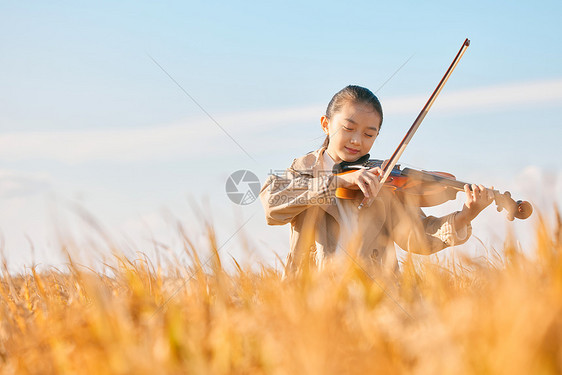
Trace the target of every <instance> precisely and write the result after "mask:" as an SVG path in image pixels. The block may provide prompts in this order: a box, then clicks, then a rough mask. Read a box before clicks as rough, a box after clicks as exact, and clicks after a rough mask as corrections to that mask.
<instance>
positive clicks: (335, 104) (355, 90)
mask: <svg viewBox="0 0 562 375" xmlns="http://www.w3.org/2000/svg"><path fill="white" fill-rule="evenodd" d="M348 102H354V103H365V104H370V105H371V106H372V107H373V109H374V110H375V111H377V112H378V114H379V115H380V116H381V123H380V125H379V126H382V106H381V102H380V101H379V99H378V98H377V97H376V95H375V94H373V93H372V92H371V90H369V89H367V88H365V87H361V86H355V85H349V86H346V87H344V88H343V89H341V90H340V91H338V92H337V93H336V95H334V96H333V97H332V100H330V103H328V108H326V117H327V118H328V119H331V118H332V117H333V116H334V114H335V113H336V112H338V111H339V110H340V109H341V107H342V106H343V105H344V104H345V103H348ZM379 129H380V128H379ZM328 143H330V137H329V136H326V139H325V140H324V144H323V145H322V146H323V147H328Z"/></svg>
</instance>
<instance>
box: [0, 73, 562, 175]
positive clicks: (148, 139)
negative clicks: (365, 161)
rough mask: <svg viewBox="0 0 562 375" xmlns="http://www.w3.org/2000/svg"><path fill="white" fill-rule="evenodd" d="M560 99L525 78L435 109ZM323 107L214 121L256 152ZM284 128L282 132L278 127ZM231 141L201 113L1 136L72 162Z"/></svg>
mask: <svg viewBox="0 0 562 375" xmlns="http://www.w3.org/2000/svg"><path fill="white" fill-rule="evenodd" d="M426 100H427V97H425V96H413V97H399V98H389V99H385V101H384V108H385V116H388V115H398V114H406V113H411V112H412V111H417V110H419V109H421V107H422V106H423V104H424V103H425V101H426ZM561 100H562V79H558V80H549V81H540V82H526V83H518V84H510V85H496V86H488V87H483V88H477V89H471V90H462V91H457V92H443V93H442V95H441V96H440V97H439V99H438V101H437V102H436V103H435V107H436V108H438V112H437V111H435V110H434V112H436V114H437V113H441V114H442V113H448V112H452V111H456V112H458V113H462V111H463V110H470V111H471V112H474V111H478V110H479V111H495V110H505V109H507V108H518V107H521V106H525V107H526V108H529V107H531V106H544V105H553V104H559V103H560V101H561ZM323 111H324V106H323V105H314V106H306V107H297V108H289V109H272V110H262V111H254V112H246V113H235V114H229V115H223V116H216V119H217V121H219V122H220V123H221V125H222V126H224V127H225V128H227V129H228V130H229V132H230V133H231V134H232V135H233V137H234V138H236V139H237V140H238V141H239V142H240V143H241V144H242V146H243V147H247V148H248V149H249V150H252V149H254V146H256V145H259V144H260V143H262V142H263V139H264V137H266V138H267V133H269V134H271V132H277V133H276V136H275V138H276V139H282V138H284V137H286V136H287V135H288V134H291V133H290V132H291V130H298V129H301V128H300V125H302V124H310V123H311V122H313V121H317V120H318V117H319V116H320V114H322V113H323ZM281 128H282V129H283V131H279V129H281ZM301 131H302V130H301ZM269 138H271V135H270V136H269ZM228 142H229V140H228V139H224V134H222V133H221V132H220V130H219V129H218V128H217V127H215V126H213V124H210V123H209V120H208V119H207V118H203V117H199V118H196V119H192V120H187V121H183V122H181V123H174V124H169V125H165V126H157V127H151V128H141V129H127V130H105V129H104V130H84V131H55V132H37V131H35V132H14V133H5V134H1V135H0V158H2V160H6V161H15V160H30V159H31V160H33V159H51V160H57V161H61V162H64V163H69V164H76V163H80V162H86V161H93V160H105V161H112V162H131V161H142V160H154V159H164V160H170V159H174V158H178V157H193V156H197V155H201V154H205V153H209V148H210V147H212V149H213V150H212V152H216V151H217V150H223V149H225V148H226V147H228V145H229V143H228ZM258 148H259V147H258Z"/></svg>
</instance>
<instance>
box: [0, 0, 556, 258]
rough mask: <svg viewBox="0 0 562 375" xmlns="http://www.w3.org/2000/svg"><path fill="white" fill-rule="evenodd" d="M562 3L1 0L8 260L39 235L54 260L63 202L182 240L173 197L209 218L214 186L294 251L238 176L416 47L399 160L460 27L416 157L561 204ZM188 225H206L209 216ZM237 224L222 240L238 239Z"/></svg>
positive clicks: (389, 125) (306, 146) (0, 225)
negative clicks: (238, 195)
mask: <svg viewBox="0 0 562 375" xmlns="http://www.w3.org/2000/svg"><path fill="white" fill-rule="evenodd" d="M561 8H562V4H561V3H560V2H538V3H533V4H531V3H529V2H494V3H493V4H492V3H490V2H471V3H470V4H467V3H460V2H457V3H454V2H432V3H423V4H422V3H419V2H410V3H399V2H384V3H377V2H350V3H346V4H343V3H340V2H306V3H305V2H284V3H283V4H280V3H267V2H243V3H220V2H205V3H203V2H161V3H157V4H156V3H153V2H144V1H135V2H119V3H118V4H115V3H113V2H96V3H80V2H49V3H48V4H47V3H42V2H27V3H19V2H18V3H15V2H0V52H1V53H0V69H1V70H2V72H3V74H2V75H0V207H2V209H1V212H0V229H1V230H2V232H3V233H4V237H5V238H6V253H7V255H8V258H9V259H10V260H11V261H12V262H13V263H14V264H20V265H21V264H29V262H30V259H31V258H30V257H31V255H30V250H29V244H28V241H27V240H26V237H25V236H26V235H27V236H28V237H29V238H31V239H33V242H34V243H35V245H36V247H37V250H36V255H35V256H36V258H37V259H39V260H40V261H42V262H44V263H49V262H56V261H58V260H57V259H58V258H56V256H55V255H54V253H55V252H56V251H55V249H56V241H55V240H54V239H53V238H54V237H53V236H52V232H53V226H54V224H53V223H54V222H55V221H54V219H53V216H57V217H66V218H65V219H57V220H61V221H63V222H64V220H67V222H66V224H65V225H66V227H67V228H70V227H72V226H73V225H78V224H77V223H78V222H79V221H77V219H76V215H75V214H73V213H71V212H69V211H71V209H69V208H68V207H69V205H70V206H72V205H73V204H76V203H78V204H80V205H82V206H84V207H85V208H86V209H87V210H89V211H90V212H92V214H94V215H95V216H96V217H98V218H99V219H100V221H102V222H103V223H105V224H106V225H107V227H109V228H112V230H115V231H116V232H118V233H121V232H122V231H128V233H129V235H130V236H131V237H133V238H135V239H138V240H139V241H141V239H143V240H144V239H146V238H147V237H150V236H148V235H147V234H146V233H147V232H146V228H147V227H150V230H151V231H152V232H154V236H156V237H158V239H159V240H160V241H161V242H163V243H167V244H169V246H170V247H173V243H174V242H173V240H171V239H169V238H167V237H168V236H171V234H170V232H173V230H172V229H171V228H170V224H169V222H167V221H166V219H164V217H165V216H166V214H165V213H163V212H167V211H169V212H171V213H172V214H173V216H176V217H178V218H179V219H181V220H182V221H184V222H185V223H196V222H198V221H200V218H198V216H197V214H194V213H193V212H192V208H191V206H190V203H189V202H190V200H195V201H197V202H199V203H200V202H202V201H204V200H207V201H208V202H209V203H208V205H209V208H208V211H206V212H207V214H208V216H209V217H212V218H213V220H214V221H215V222H216V223H217V228H218V233H219V237H221V239H223V240H224V241H226V239H228V238H229V237H230V235H231V234H232V233H234V231H235V230H236V229H237V228H238V225H239V224H240V223H242V222H244V221H245V220H246V219H247V218H249V217H252V219H251V220H250V221H249V222H248V224H247V225H246V226H245V228H246V229H247V230H248V233H247V236H248V237H249V238H252V239H254V240H255V243H254V249H255V252H256V253H257V255H256V258H264V259H267V260H271V259H273V257H272V256H271V254H272V251H276V252H278V253H280V255H282V256H283V255H284V254H285V253H286V248H287V243H288V231H287V228H268V227H266V226H265V221H264V218H263V213H262V211H261V207H260V206H259V202H256V203H254V204H252V205H249V206H244V207H238V206H235V205H233V204H232V203H231V202H230V201H229V200H228V198H227V197H226V195H225V193H224V184H225V181H226V178H227V177H228V175H229V174H230V173H232V172H234V171H236V170H238V169H248V170H252V171H254V172H255V173H256V174H257V175H258V176H259V177H260V179H262V181H263V180H264V179H265V177H266V175H267V173H268V172H269V171H270V170H277V169H283V168H285V167H287V166H288V164H289V163H290V162H291V160H292V159H293V158H295V157H298V156H300V155H302V154H304V153H306V152H308V151H311V150H313V149H315V148H317V147H318V146H319V144H320V143H321V142H322V139H323V137H322V132H321V129H320V126H319V122H318V119H319V117H320V116H321V115H322V112H323V110H324V108H325V106H326V105H327V103H328V101H329V100H330V98H331V96H332V95H333V94H334V93H335V92H336V91H338V90H339V89H341V88H342V87H343V86H345V85H347V84H360V85H363V86H366V87H369V88H371V89H372V90H376V89H378V88H379V87H380V86H381V84H382V83H383V82H385V81H386V80H387V79H388V78H389V77H390V76H391V75H392V74H393V73H394V72H395V71H396V69H397V68H398V67H400V66H401V65H402V64H403V63H404V62H405V61H406V60H407V59H408V58H410V57H411V56H412V58H411V60H410V61H409V62H408V63H407V64H406V65H405V66H404V67H403V68H402V69H401V70H400V71H399V72H398V73H397V74H396V75H395V76H394V77H393V78H392V79H391V80H390V81H389V82H388V83H387V84H386V85H385V86H384V87H383V88H382V89H381V90H380V91H379V92H378V95H379V97H380V99H381V101H382V104H383V108H384V110H385V122H384V124H383V128H382V133H381V136H380V137H379V139H378V140H377V141H376V142H375V146H374V147H373V150H372V152H371V154H372V155H373V156H376V157H378V158H385V157H388V155H390V153H391V152H392V151H393V149H394V148H395V147H396V145H397V144H398V142H399V141H400V139H401V138H402V136H403V134H404V133H405V131H406V130H407V129H408V128H409V126H410V125H411V123H412V122H413V120H414V119H415V117H416V115H417V113H418V112H419V110H420V109H421V107H422V106H423V104H424V103H425V100H426V99H427V97H428V96H429V95H430V94H431V92H432V91H433V89H434V88H435V86H436V84H437V82H438V81H439V79H440V78H441V76H442V75H443V73H444V71H445V70H446V68H447V67H448V65H449V64H450V62H451V60H452V58H453V57H454V55H455V53H456V52H457V51H458V49H459V48H460V46H461V44H462V42H463V40H464V39H465V38H466V37H468V38H470V39H471V45H470V47H469V48H468V50H467V52H466V54H465V55H464V57H463V59H462V61H461V62H460V64H459V66H458V67H457V69H456V71H455V72H454V74H453V76H452V77H451V79H450V80H449V82H448V83H447V86H446V87H445V89H444V90H443V92H442V94H441V96H440V97H439V98H438V100H437V102H436V103H435V105H434V107H433V108H432V110H431V112H430V114H429V115H428V116H427V118H426V120H425V121H424V124H422V127H421V128H420V130H419V132H418V134H417V135H416V137H415V138H414V140H413V141H412V142H411V144H410V146H409V148H408V150H407V151H406V152H405V153H404V155H403V157H402V161H403V162H404V163H408V164H411V165H413V166H417V167H421V168H427V169H435V170H445V171H450V172H452V173H454V174H456V175H457V176H458V177H459V178H462V179H463V180H469V181H475V182H481V183H484V184H486V185H495V186H497V187H498V188H500V189H503V190H506V189H510V190H512V191H513V193H514V195H515V194H518V195H519V196H522V195H525V196H524V197H522V198H525V199H534V200H535V201H536V204H537V205H539V206H540V207H541V208H544V209H545V210H546V209H549V208H551V203H552V202H554V201H557V200H558V201H560V198H562V187H561V186H560V184H561V183H562V182H561V181H560V176H561V175H562V174H561V171H562V162H561V161H560V160H561V151H560V145H559V140H560V139H561V137H562V131H561V130H560V129H561V127H560V126H559V125H560V120H559V119H560V118H562V105H561V104H562V52H561V49H560V42H559V38H560V34H561V31H562V30H561V27H560V23H559V19H560V16H561V15H562V12H561ZM150 57H152V58H154V59H155V60H156V61H157V62H158V63H159V64H160V65H161V66H162V67H163V68H164V69H165V70H166V71H167V72H168V73H169V74H170V75H171V76H172V77H173V78H174V79H175V80H176V81H177V82H178V83H179V84H180V85H181V86H182V87H183V88H184V89H185V90H186V91H187V92H188V93H189V94H190V95H192V96H193V97H194V98H195V99H196V100H197V102H198V103H199V104H200V105H201V106H202V107H203V108H205V110H206V111H207V112H209V113H210V114H211V115H212V116H213V117H214V118H215V119H216V120H217V121H218V122H219V123H220V124H221V126H223V128H224V129H225V130H226V131H227V132H228V133H229V134H230V135H231V136H232V137H233V138H234V139H236V141H237V142H238V143H239V144H240V145H241V146H242V147H243V148H244V149H245V150H246V151H247V152H248V153H249V154H250V155H251V156H252V157H253V159H255V160H256V161H257V162H256V161H255V160H253V159H252V158H250V157H248V156H247V155H246V154H245V153H244V152H242V151H241V150H240V148H239V147H238V146H237V145H236V144H235V143H234V142H232V141H231V140H230V139H229V138H228V137H227V136H226V135H225V134H224V133H223V132H222V131H221V129H219V128H218V127H217V126H216V125H215V123H214V122H213V121H211V120H210V119H209V118H208V117H207V116H206V115H205V114H204V113H203V112H202V111H201V109H200V108H199V107H198V106H196V105H195V104H194V103H193V102H192V101H191V100H190V99H189V98H188V97H187V96H186V95H185V94H184V93H183V92H182V91H181V90H180V89H179V88H178V86H177V85H176V84H175V83H174V82H172V81H171V80H170V78H169V77H168V76H166V75H165V74H164V73H163V72H162V70H161V69H160V68H159V67H158V66H157V65H156V64H155V63H154V62H153V61H152V60H151V58H150ZM455 205H456V206H455ZM461 205H462V200H460V201H459V202H452V203H451V206H447V207H445V208H440V209H443V210H445V209H449V210H452V209H458V208H460V206H461ZM440 209H436V210H437V211H439V210H440ZM488 211H491V212H488ZM488 211H487V212H485V215H484V217H483V218H482V220H480V221H477V222H475V229H477V230H475V233H477V234H478V235H479V236H480V237H481V238H483V239H484V240H485V242H486V241H490V243H491V242H492V241H493V240H494V238H493V237H494V234H495V233H498V229H497V228H498V227H501V228H502V230H504V228H505V223H504V219H503V215H495V213H494V212H493V209H489V210H488ZM252 215H254V216H252ZM479 219H480V218H479ZM68 222H70V223H68ZM188 226H190V227H193V235H194V236H198V235H199V231H198V230H197V229H195V228H197V224H193V225H191V224H190V225H188ZM513 228H515V230H516V231H519V232H524V231H528V230H529V229H530V228H531V229H532V225H531V224H522V223H518V224H513ZM85 230H86V231H87V229H85ZM500 232H501V231H500ZM139 233H140V234H139ZM78 237H80V235H78ZM238 240H239V239H238V238H235V239H233V240H231V241H230V242H229V243H228V244H227V246H226V247H225V251H226V252H227V253H228V252H231V253H232V254H235V255H238V254H240V250H239V249H237V247H236V241H238ZM495 240H498V239H497V238H496V239H495ZM499 240H501V238H500V239H499ZM487 243H488V242H487ZM142 246H144V245H139V249H141V250H144V249H145V248H144V247H142ZM476 246H477V245H476V244H472V247H473V250H474V251H475V252H476V253H477V252H478V249H476ZM147 251H148V250H147Z"/></svg>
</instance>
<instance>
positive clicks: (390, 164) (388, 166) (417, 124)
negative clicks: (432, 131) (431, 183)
mask: <svg viewBox="0 0 562 375" xmlns="http://www.w3.org/2000/svg"><path fill="white" fill-rule="evenodd" d="M469 45H470V40H468V38H467V39H465V41H464V43H463V44H462V47H461V49H460V50H459V52H458V53H457V55H456V56H455V59H454V60H453V62H452V63H451V66H449V69H447V71H446V72H445V75H444V76H443V78H441V81H440V82H439V84H438V85H437V87H436V88H435V90H434V91H433V94H431V96H430V97H429V100H428V101H427V103H425V105H424V107H423V109H422V110H421V112H420V114H419V115H418V117H417V118H416V120H415V121H414V123H413V124H412V126H411V127H410V130H408V132H407V133H406V135H405V136H404V138H403V139H402V142H400V144H399V145H398V147H397V148H396V150H395V151H394V153H393V154H392V156H391V157H390V159H388V162H386V165H384V167H383V169H382V171H383V174H382V177H381V180H380V185H379V188H378V190H377V191H376V194H375V196H376V195H377V194H378V193H379V191H380V189H381V187H382V186H383V184H384V183H385V182H386V180H387V179H388V176H390V173H391V172H392V169H393V168H394V166H395V165H396V163H398V159H400V156H402V153H403V152H404V150H405V149H406V146H408V143H410V140H411V139H412V137H413V136H414V134H416V131H417V130H418V128H419V127H420V125H421V123H422V121H423V119H424V118H425V116H426V115H427V112H429V109H430V108H431V106H432V105H433V102H434V101H435V99H437V96H438V95H439V93H440V92H441V90H442V89H443V87H444V86H445V83H447V80H448V79H449V77H450V76H451V74H452V73H453V70H455V68H456V66H457V64H458V63H459V61H460V59H461V58H462V56H463V55H464V52H465V51H466V49H467V48H468V46H469ZM362 206H363V203H361V205H360V207H362Z"/></svg>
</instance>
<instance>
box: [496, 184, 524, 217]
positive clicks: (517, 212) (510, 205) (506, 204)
mask: <svg viewBox="0 0 562 375" xmlns="http://www.w3.org/2000/svg"><path fill="white" fill-rule="evenodd" d="M493 193H494V200H495V201H496V205H497V210H498V212H500V211H502V210H504V209H505V210H506V211H507V219H508V220H509V221H513V219H520V220H525V219H527V218H528V217H529V216H531V214H532V213H533V206H532V205H531V203H529V202H527V201H521V200H518V201H515V200H514V199H513V198H511V193H510V192H509V191H506V192H505V193H503V194H501V193H500V192H499V191H497V190H493Z"/></svg>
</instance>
